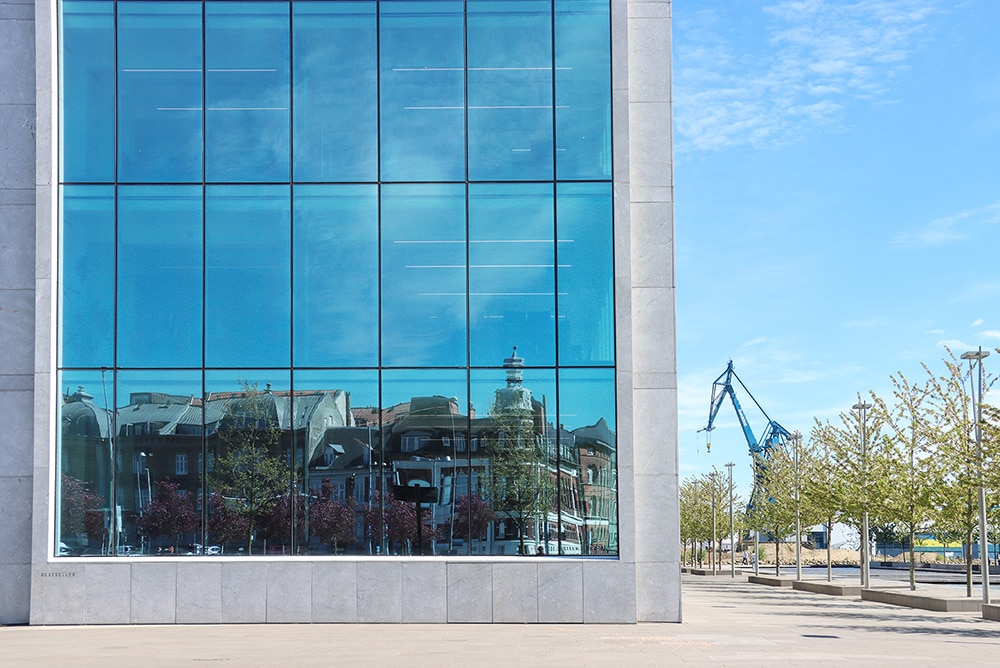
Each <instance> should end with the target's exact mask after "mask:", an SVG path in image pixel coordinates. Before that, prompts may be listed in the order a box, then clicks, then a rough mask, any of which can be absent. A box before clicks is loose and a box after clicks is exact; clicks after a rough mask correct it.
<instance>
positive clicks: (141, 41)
mask: <svg viewBox="0 0 1000 668" xmlns="http://www.w3.org/2000/svg"><path fill="white" fill-rule="evenodd" d="M201 65H202V63H201V5H200V4H198V3H191V2H120V3H118V71H119V75H118V178H119V180H121V181H173V182H190V181H201V141H202V136H201V119H202V104H201V84H202V80H201V76H202V66H201Z"/></svg>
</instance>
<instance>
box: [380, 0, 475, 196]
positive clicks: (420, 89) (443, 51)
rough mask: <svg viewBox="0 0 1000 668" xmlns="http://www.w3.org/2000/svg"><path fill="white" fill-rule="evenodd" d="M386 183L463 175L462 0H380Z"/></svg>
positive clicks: (444, 179) (383, 144)
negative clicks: (384, 0) (433, 0)
mask: <svg viewBox="0 0 1000 668" xmlns="http://www.w3.org/2000/svg"><path fill="white" fill-rule="evenodd" d="M379 7H380V11H381V24H380V38H381V39H380V43H379V49H380V59H381V75H382V76H381V100H380V104H381V107H380V114H381V132H382V143H381V146H382V166H381V178H382V180H383V181H461V180H463V179H464V178H465V108H464V105H465V83H464V76H465V75H464V69H463V68H464V62H465V58H464V48H465V46H464V43H463V39H464V35H463V26H462V23H463V3H462V2H460V1H456V0H441V1H438V2H422V1H417V2H392V1H390V2H381V3H379Z"/></svg>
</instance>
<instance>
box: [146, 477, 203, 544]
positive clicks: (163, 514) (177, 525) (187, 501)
mask: <svg viewBox="0 0 1000 668" xmlns="http://www.w3.org/2000/svg"><path fill="white" fill-rule="evenodd" d="M198 524H199V518H198V512H197V511H196V510H195V507H194V504H193V503H192V502H191V497H190V496H188V495H186V494H182V493H181V486H180V485H179V484H177V483H172V482H167V481H163V480H161V481H160V482H158V483H157V484H156V496H155V497H154V498H153V500H152V501H151V502H150V504H149V506H148V507H147V508H146V509H145V511H143V514H142V517H140V518H139V519H138V520H136V523H135V526H136V529H137V530H138V532H139V535H141V536H143V537H144V538H146V539H147V540H156V539H158V538H171V537H172V538H173V540H174V549H175V550H176V549H177V548H178V547H179V545H180V539H181V535H182V534H185V533H188V532H190V531H197V529H198Z"/></svg>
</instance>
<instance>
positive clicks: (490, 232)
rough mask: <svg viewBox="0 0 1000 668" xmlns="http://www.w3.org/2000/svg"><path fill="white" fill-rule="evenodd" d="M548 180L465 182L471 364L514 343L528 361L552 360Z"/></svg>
mask: <svg viewBox="0 0 1000 668" xmlns="http://www.w3.org/2000/svg"><path fill="white" fill-rule="evenodd" d="M552 219H553V202H552V186H551V184H496V185H494V184H490V185H472V186H470V187H469V323H470V332H471V336H470V340H471V348H472V364H473V366H492V365H495V364H498V363H499V362H500V361H501V360H502V359H503V358H504V357H505V356H506V355H508V354H510V350H511V348H512V347H513V346H517V350H518V353H519V354H520V355H521V357H523V358H524V359H525V360H527V362H528V364H530V365H532V366H547V365H552V364H555V274H554V266H553V264H554V261H553V247H554V241H553V238H554V235H555V232H554V229H553V220H552Z"/></svg>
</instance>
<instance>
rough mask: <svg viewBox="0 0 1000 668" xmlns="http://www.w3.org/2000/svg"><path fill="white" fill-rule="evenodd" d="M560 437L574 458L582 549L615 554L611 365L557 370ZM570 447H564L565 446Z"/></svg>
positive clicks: (615, 447)
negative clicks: (580, 512) (600, 367)
mask: <svg viewBox="0 0 1000 668" xmlns="http://www.w3.org/2000/svg"><path fill="white" fill-rule="evenodd" d="M559 422H560V425H562V427H561V429H560V443H561V444H562V448H563V452H564V453H566V456H567V457H570V458H572V457H575V458H576V466H577V470H578V471H579V475H580V480H579V485H578V486H577V487H576V489H575V491H574V493H575V494H577V495H578V498H579V502H578V503H579V504H580V507H581V508H582V510H583V517H584V520H583V522H582V524H580V526H579V531H580V539H581V545H582V553H583V554H593V555H605V554H607V555H616V554H618V444H617V437H616V435H615V432H616V431H617V427H616V424H617V422H616V420H615V372H614V369H561V370H560V371H559ZM567 451H569V452H567Z"/></svg>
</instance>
